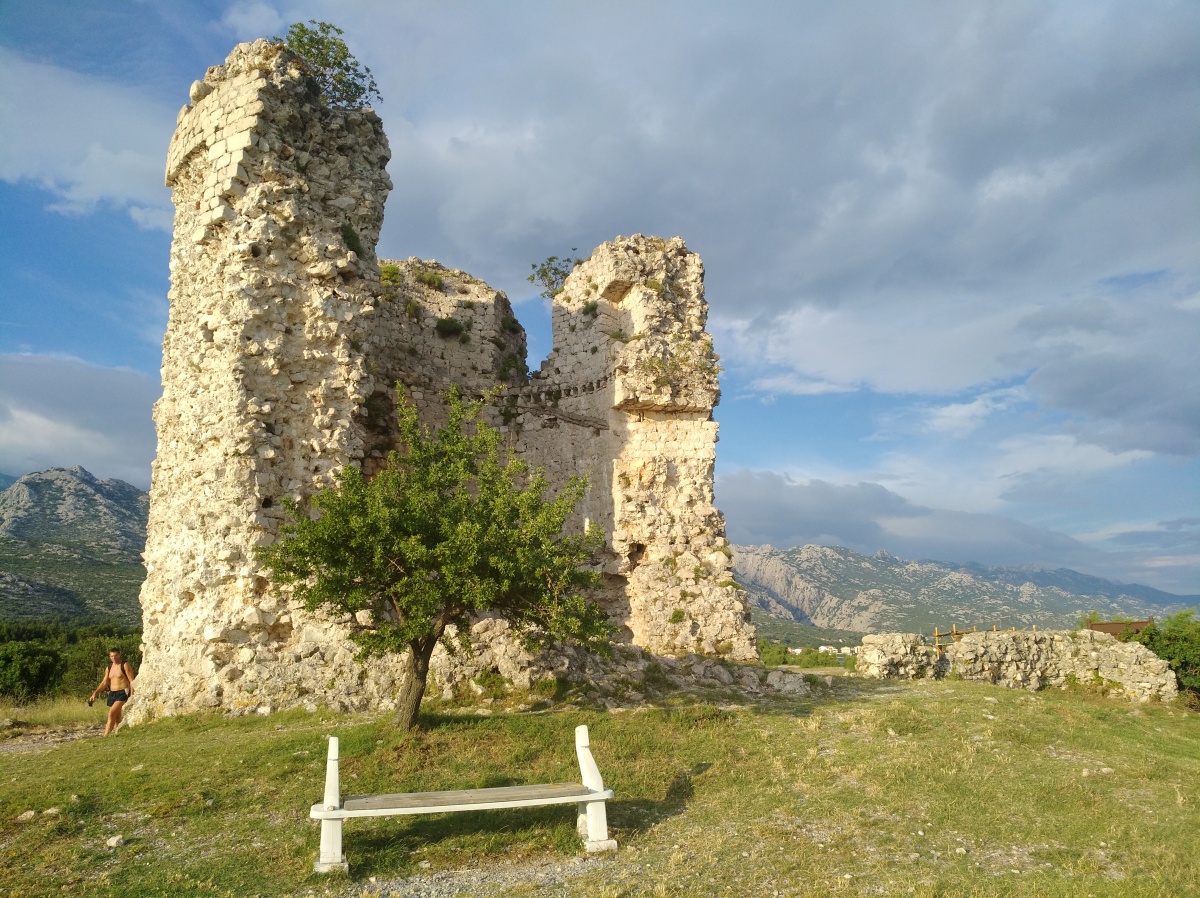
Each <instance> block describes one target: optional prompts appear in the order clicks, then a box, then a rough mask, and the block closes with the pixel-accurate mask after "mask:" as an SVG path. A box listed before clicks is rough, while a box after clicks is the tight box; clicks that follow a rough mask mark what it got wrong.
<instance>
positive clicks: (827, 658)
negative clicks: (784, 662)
mask: <svg viewBox="0 0 1200 898" xmlns="http://www.w3.org/2000/svg"><path fill="white" fill-rule="evenodd" d="M788 663H789V664H792V665H794V666H796V667H800V668H804V667H833V666H835V665H836V664H837V663H838V656H837V655H834V654H832V653H830V652H818V651H817V650H816V649H810V648H803V649H801V650H800V654H799V655H792V656H791V661H789V662H788Z"/></svg>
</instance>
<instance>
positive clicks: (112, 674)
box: [88, 649, 133, 736]
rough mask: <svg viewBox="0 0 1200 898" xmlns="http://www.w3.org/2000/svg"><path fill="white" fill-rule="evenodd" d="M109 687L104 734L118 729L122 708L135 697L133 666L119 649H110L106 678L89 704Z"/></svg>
mask: <svg viewBox="0 0 1200 898" xmlns="http://www.w3.org/2000/svg"><path fill="white" fill-rule="evenodd" d="M106 687H107V689H108V722H107V723H106V724H105V725H104V735H105V736H107V735H109V734H110V733H112V732H113V731H114V730H116V728H117V725H118V724H120V722H121V709H122V708H124V707H125V703H126V702H127V701H129V699H131V698H132V697H133V668H132V667H131V666H130V664H129V662H128V661H126V660H125V659H123V658H122V657H121V652H120V650H118V649H109V650H108V669H107V670H106V671H104V679H103V680H101V681H100V685H99V686H97V687H96V691H95V692H93V693H92V697H91V698H89V699H88V704H89V705H90V704H91V703H92V702H94V701H95V700H96V696H97V695H99V694H100V693H101V692H102V691H103V690H104V689H105V688H106Z"/></svg>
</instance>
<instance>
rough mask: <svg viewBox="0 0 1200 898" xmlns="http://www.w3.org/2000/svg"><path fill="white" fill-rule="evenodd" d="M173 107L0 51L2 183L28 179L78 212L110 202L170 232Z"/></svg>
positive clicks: (61, 206) (61, 207) (59, 206)
mask: <svg viewBox="0 0 1200 898" xmlns="http://www.w3.org/2000/svg"><path fill="white" fill-rule="evenodd" d="M174 123H175V115H174V110H171V109H168V108H166V107H165V106H163V105H162V104H161V103H159V102H156V101H154V100H151V99H149V98H148V97H147V95H145V94H144V93H142V92H140V91H139V90H137V89H136V88H134V87H131V86H129V85H123V84H118V83H115V82H111V81H106V80H103V79H100V78H95V77H91V76H86V75H82V74H80V73H77V72H72V71H70V70H69V69H64V68H60V67H58V66H55V65H49V64H47V63H42V62H34V61H31V60H29V59H26V58H24V57H22V56H21V55H19V54H17V53H15V52H13V51H12V50H9V49H7V48H5V47H0V133H3V134H4V140H3V141H0V179H3V180H5V181H8V182H10V183H18V182H21V181H31V182H33V183H35V184H37V185H38V186H40V187H42V188H43V189H45V190H47V191H49V192H50V193H51V194H52V195H54V196H55V197H57V198H58V199H57V200H56V201H55V202H53V203H51V204H50V206H49V207H50V208H51V209H53V210H55V211H59V212H63V213H67V214H80V213H87V212H91V211H92V210H94V209H95V208H96V207H97V205H100V204H111V205H114V206H116V207H118V208H123V209H125V210H127V211H128V213H129V215H130V217H131V218H133V220H134V221H135V222H137V223H138V224H139V225H141V226H142V227H149V228H159V229H164V230H169V229H170V222H171V214H172V213H171V204H170V194H169V192H168V190H167V188H166V187H164V186H163V160H164V158H165V156H166V150H167V144H168V142H169V140H170V137H171V132H172V131H173V130H174Z"/></svg>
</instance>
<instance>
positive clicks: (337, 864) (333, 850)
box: [313, 736, 350, 873]
mask: <svg viewBox="0 0 1200 898" xmlns="http://www.w3.org/2000/svg"><path fill="white" fill-rule="evenodd" d="M341 806H342V787H341V777H340V776H339V774H338V740H337V736H330V737H329V756H328V757H327V758H326V760H325V810H327V811H336V810H338V809H339V808H340V807H341ZM334 870H341V871H342V872H343V873H348V872H349V871H350V866H349V865H348V864H347V863H346V855H344V854H342V821H341V820H340V819H337V820H322V821H321V857H320V860H318V861H317V862H316V863H315V864H313V872H314V873H330V872H332V871H334Z"/></svg>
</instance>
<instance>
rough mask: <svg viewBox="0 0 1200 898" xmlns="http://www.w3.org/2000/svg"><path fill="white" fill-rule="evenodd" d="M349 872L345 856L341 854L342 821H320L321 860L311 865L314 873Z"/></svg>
mask: <svg viewBox="0 0 1200 898" xmlns="http://www.w3.org/2000/svg"><path fill="white" fill-rule="evenodd" d="M335 871H341V872H342V873H349V872H350V865H349V864H347V863H346V855H344V854H342V821H341V820H322V821H321V859H320V860H319V861H317V862H316V863H315V864H313V872H314V873H333V872H335Z"/></svg>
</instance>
